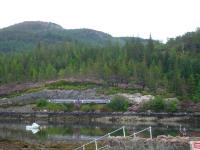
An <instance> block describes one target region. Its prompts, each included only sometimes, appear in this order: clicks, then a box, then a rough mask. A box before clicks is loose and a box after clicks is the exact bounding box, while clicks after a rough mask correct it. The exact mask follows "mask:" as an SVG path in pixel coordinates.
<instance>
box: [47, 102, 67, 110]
mask: <svg viewBox="0 0 200 150" xmlns="http://www.w3.org/2000/svg"><path fill="white" fill-rule="evenodd" d="M47 109H48V110H50V111H64V110H65V107H64V105H63V104H56V103H48V105H47Z"/></svg>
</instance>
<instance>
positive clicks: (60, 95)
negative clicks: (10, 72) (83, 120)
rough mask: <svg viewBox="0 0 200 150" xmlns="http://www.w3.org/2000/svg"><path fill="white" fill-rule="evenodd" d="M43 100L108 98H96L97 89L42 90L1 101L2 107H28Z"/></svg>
mask: <svg viewBox="0 0 200 150" xmlns="http://www.w3.org/2000/svg"><path fill="white" fill-rule="evenodd" d="M40 98H43V99H86V98H88V99H96V98H102V99H104V98H105V99H106V98H107V97H106V96H96V90H95V89H88V90H83V91H78V90H42V91H39V92H34V93H29V94H24V95H21V96H17V97H13V98H3V99H0V106H11V105H26V104H31V103H35V101H36V100H38V99H40Z"/></svg>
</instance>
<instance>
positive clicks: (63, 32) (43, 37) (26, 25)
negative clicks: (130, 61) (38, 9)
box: [0, 21, 124, 52]
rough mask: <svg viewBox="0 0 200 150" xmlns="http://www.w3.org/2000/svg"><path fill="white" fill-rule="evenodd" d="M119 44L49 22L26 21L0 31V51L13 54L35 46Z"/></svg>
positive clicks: (108, 37)
mask: <svg viewBox="0 0 200 150" xmlns="http://www.w3.org/2000/svg"><path fill="white" fill-rule="evenodd" d="M118 41H119V42H121V43H124V42H123V40H121V39H116V38H113V37H112V36H111V35H109V34H106V33H104V32H100V31H96V30H91V29H64V28H62V27H61V26H60V25H57V24H54V23H50V22H40V21H27V22H22V23H19V24H15V25H12V26H9V27H7V28H3V29H0V51H4V52H10V51H11V52H13V51H22V50H25V51H27V50H32V49H34V48H36V46H37V44H38V43H39V42H40V43H45V44H48V45H49V44H50V45H54V44H60V43H62V42H76V43H81V44H85V45H90V46H97V45H98V46H105V45H107V44H109V43H110V42H111V43H112V42H118Z"/></svg>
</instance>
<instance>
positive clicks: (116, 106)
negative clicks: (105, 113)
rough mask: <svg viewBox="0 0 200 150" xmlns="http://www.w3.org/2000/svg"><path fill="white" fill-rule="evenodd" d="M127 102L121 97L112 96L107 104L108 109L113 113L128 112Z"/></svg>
mask: <svg viewBox="0 0 200 150" xmlns="http://www.w3.org/2000/svg"><path fill="white" fill-rule="evenodd" d="M128 105H129V103H128V100H127V99H126V98H125V97H123V96H114V97H113V98H112V100H111V102H110V103H109V104H107V106H108V108H110V109H111V110H113V111H127V110H128Z"/></svg>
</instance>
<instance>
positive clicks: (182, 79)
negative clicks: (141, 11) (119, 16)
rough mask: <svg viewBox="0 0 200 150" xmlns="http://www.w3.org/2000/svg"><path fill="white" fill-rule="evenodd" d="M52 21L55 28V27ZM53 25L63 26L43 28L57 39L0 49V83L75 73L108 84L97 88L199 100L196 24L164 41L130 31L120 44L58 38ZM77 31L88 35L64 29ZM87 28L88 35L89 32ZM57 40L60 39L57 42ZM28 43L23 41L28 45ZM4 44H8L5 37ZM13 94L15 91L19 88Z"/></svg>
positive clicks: (79, 86)
mask: <svg viewBox="0 0 200 150" xmlns="http://www.w3.org/2000/svg"><path fill="white" fill-rule="evenodd" d="M20 26H21V25H19V26H17V28H16V29H17V30H18V29H19V28H20V30H22V29H23V28H26V30H27V32H28V30H31V32H34V31H35V32H36V31H37V33H40V31H41V28H42V30H43V29H44V26H45V27H46V25H44V24H43V23H42V25H41V24H40V23H39V25H38V24H36V25H31V27H30V28H29V29H28V27H27V25H25V27H24V26H23V27H20ZM55 27H56V32H54V31H55ZM7 30H8V29H7ZM7 30H5V32H7ZM12 30H13V29H12V28H11V31H12ZM52 30H53V31H52ZM58 30H59V31H63V29H62V28H60V27H59V26H56V25H52V28H50V30H49V32H48V33H45V34H43V36H44V37H48V38H50V39H51V40H53V39H54V36H55V35H56V37H57V38H55V40H56V42H55V43H53V44H52V45H51V44H45V43H49V41H48V40H47V42H39V41H35V42H33V43H34V44H33V43H32V42H31V43H32V44H33V45H34V47H35V48H30V50H29V48H28V50H29V51H26V52H23V53H22V52H15V53H0V84H1V85H2V84H7V83H21V82H38V81H43V80H51V79H59V78H68V79H69V78H70V77H75V78H79V79H83V80H86V79H94V80H96V81H103V82H104V83H106V85H108V86H109V87H103V88H102V89H100V90H99V93H104V94H115V93H118V92H124V90H123V89H126V90H125V91H126V92H127V91H128V92H129V93H132V92H134V90H133V89H135V90H138V91H144V90H146V91H148V92H153V93H156V94H160V92H159V91H162V93H172V94H173V95H175V96H179V97H182V98H183V97H186V98H190V99H192V100H193V101H194V102H199V97H200V96H199V93H200V92H199V91H200V90H199V85H198V82H199V79H200V69H199V66H200V61H199V60H200V53H199V48H198V47H199V46H200V45H199V41H200V32H199V30H198V31H196V32H192V33H188V34H185V35H183V36H181V37H178V38H176V39H170V40H169V41H168V42H167V44H162V43H159V42H158V41H154V40H153V39H152V38H151V37H150V39H149V40H142V39H139V38H133V37H132V38H119V41H120V40H121V39H123V41H124V42H123V44H120V43H121V42H119V43H115V44H114V43H112V42H110V44H107V45H104V46H98V45H95V44H94V45H93V46H91V45H90V44H80V43H79V42H77V43H74V42H62V38H61V37H60V36H61V34H62V32H59V33H58ZM22 31H23V30H22ZM87 31H88V30H87ZM89 31H90V30H89ZM35 32H34V33H35ZM80 32H81V39H83V40H88V39H87V36H85V35H84V34H83V33H85V30H79V31H78V32H77V31H70V33H68V35H70V37H71V36H72V37H73V38H72V39H71V40H72V41H74V40H73V39H74V38H75V39H76V38H78V37H76V36H75V35H76V34H79V33H80ZM91 32H92V31H91ZM63 34H64V35H62V36H65V33H63ZM87 34H90V32H88V33H87ZM87 34H86V35H87ZM91 34H92V35H91V36H92V37H93V36H94V35H93V32H92V33H91ZM99 34H100V33H99ZM5 35H7V34H5ZM17 35H18V34H17V33H16V34H14V35H13V37H18V36H17ZM31 35H32V34H31ZM77 36H78V35H77ZM11 37H12V36H11ZM22 37H23V38H22ZM22 37H19V39H20V41H21V42H22V43H21V42H19V43H20V44H19V43H18V44H19V45H21V44H25V43H27V42H25V41H24V40H23V39H24V37H26V35H24V36H22ZM39 37H40V36H39ZM1 38H2V39H1ZM29 38H30V39H29ZM32 38H33V37H31V36H30V37H28V39H26V38H25V39H26V40H27V41H32V40H33V39H32ZM93 38H94V37H93ZM5 39H6V38H5ZM5 39H4V36H2V37H1V36H0V41H1V42H3V43H4V42H5V43H6V41H5ZM37 39H40V38H37ZM78 39H80V37H79V38H78ZM51 40H50V41H51ZM95 40H96V39H95ZM58 41H60V42H59V43H57V42H58ZM64 41H66V40H64ZM125 41H126V42H125ZM1 42H0V45H1V44H2V43H1ZM14 43H15V42H14ZM86 43H87V42H86ZM100 43H101V42H100ZM12 44H13V43H12ZM12 44H11V45H12ZM29 44H30V43H29ZM29 44H28V47H29V46H30V45H32V44H30V45H29ZM7 45H9V41H8V43H7ZM36 45H37V46H36ZM21 46H22V45H21ZM25 46H27V45H25ZM0 47H1V46H0ZM22 47H23V46H22ZM30 47H31V46H30ZM6 49H7V48H6V47H5V50H6ZM8 49H9V48H8ZM96 86H97V85H96V84H91V83H83V84H80V83H76V82H74V83H69V82H66V81H60V82H58V83H52V84H50V85H46V88H49V89H57V88H58V89H66V90H69V89H75V90H84V89H88V88H93V87H96ZM110 87H111V88H110ZM118 87H123V88H118ZM163 91H164V92H163ZM14 94H16V95H18V93H14Z"/></svg>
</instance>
